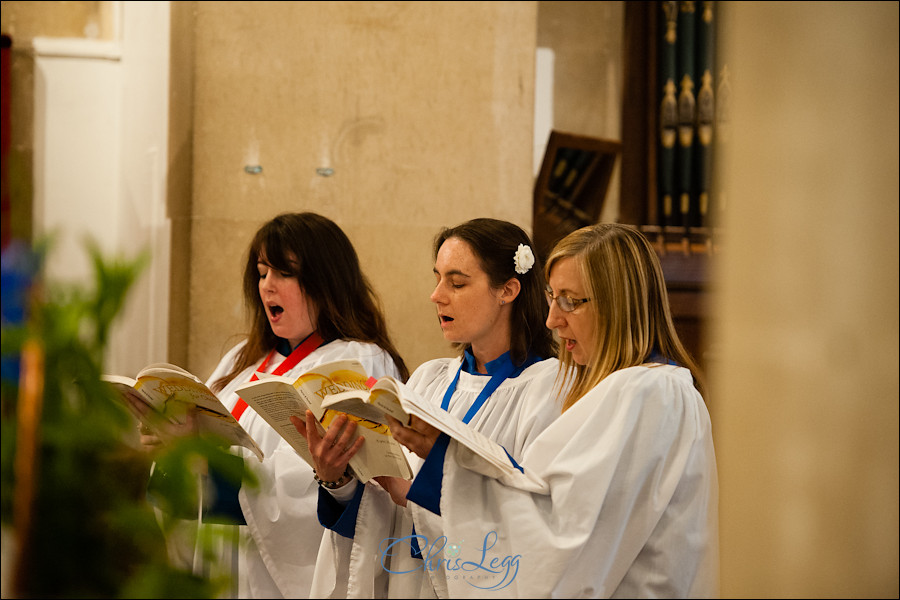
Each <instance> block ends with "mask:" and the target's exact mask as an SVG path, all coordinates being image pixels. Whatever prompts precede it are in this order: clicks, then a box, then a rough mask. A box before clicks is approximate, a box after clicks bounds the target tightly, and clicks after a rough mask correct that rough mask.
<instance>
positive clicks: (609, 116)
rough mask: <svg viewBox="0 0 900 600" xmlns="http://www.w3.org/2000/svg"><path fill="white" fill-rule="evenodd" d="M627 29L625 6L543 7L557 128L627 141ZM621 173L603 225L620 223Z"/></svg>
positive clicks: (540, 39)
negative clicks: (624, 104) (624, 125)
mask: <svg viewBox="0 0 900 600" xmlns="http://www.w3.org/2000/svg"><path fill="white" fill-rule="evenodd" d="M624 28H625V4H624V3H623V2H581V1H559V0H552V1H542V2H538V29H537V31H538V33H537V43H538V46H540V47H543V48H550V49H552V50H553V53H554V59H555V60H554V68H553V76H554V80H553V128H554V129H556V130H558V131H564V132H566V133H575V134H578V135H586V136H590V137H597V138H601V139H605V140H614V141H621V139H622V94H623V79H622V77H623V71H622V36H623V34H624ZM545 141H546V140H545ZM619 172H620V164H619V162H618V161H617V162H616V165H615V168H614V170H613V175H612V179H611V180H610V183H609V189H608V191H607V194H606V200H605V201H604V203H603V212H602V213H601V215H600V220H601V221H604V222H615V221H616V220H617V218H618V214H619Z"/></svg>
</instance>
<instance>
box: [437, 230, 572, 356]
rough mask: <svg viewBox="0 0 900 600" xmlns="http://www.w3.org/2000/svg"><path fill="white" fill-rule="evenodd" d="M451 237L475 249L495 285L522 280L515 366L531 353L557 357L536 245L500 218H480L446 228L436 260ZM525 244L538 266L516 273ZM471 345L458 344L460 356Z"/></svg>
mask: <svg viewBox="0 0 900 600" xmlns="http://www.w3.org/2000/svg"><path fill="white" fill-rule="evenodd" d="M450 238H456V239H459V240H462V241H463V242H465V243H466V244H468V245H469V247H470V248H471V249H472V252H473V253H474V254H475V256H476V258H477V259H478V262H479V264H480V265H481V268H482V270H483V271H484V272H485V273H487V275H488V278H489V279H490V282H491V286H492V287H494V288H499V287H502V286H503V285H504V284H505V283H506V282H507V281H509V280H510V279H512V278H516V279H518V280H519V282H520V284H521V287H522V289H521V291H520V292H519V295H518V297H517V298H516V299H515V301H513V303H512V317H511V323H510V325H511V327H510V330H511V333H510V338H511V339H510V352H509V353H510V357H511V358H512V360H513V363H515V364H517V365H521V364H522V363H524V362H525V360H526V359H527V358H528V355H529V354H535V355H537V356H539V357H540V358H542V359H544V358H550V357H552V356H555V355H556V351H557V345H556V340H555V339H554V338H553V332H552V331H550V330H549V329H547V327H546V321H547V313H548V307H547V300H546V298H545V297H544V290H545V288H546V286H547V281H546V279H545V277H544V271H543V268H542V266H541V263H540V259H539V258H538V256H537V253H535V252H534V244H532V242H531V238H529V237H528V234H527V233H525V232H524V231H523V230H522V228H521V227H519V226H518V225H514V224H513V223H510V222H508V221H501V220H499V219H489V218H479V219H472V220H471V221H466V222H465V223H462V224H460V225H457V226H456V227H448V228H445V229H443V230H442V231H441V232H440V233H439V234H438V235H437V237H436V238H435V240H434V258H435V260H436V259H437V255H438V251H439V250H440V249H441V246H442V245H443V244H444V242H445V241H447V240H448V239H450ZM519 244H524V245H526V246H528V247H529V248H531V250H532V254H533V255H534V265H533V266H532V267H531V269H530V270H529V271H528V272H527V273H516V264H515V261H514V257H515V255H516V251H517V250H518V248H519ZM469 345H470V344H465V343H458V344H454V347H456V349H457V350H459V351H460V353H462V352H464V351H465V350H466V349H467V348H468V347H469Z"/></svg>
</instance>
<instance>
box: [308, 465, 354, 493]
mask: <svg viewBox="0 0 900 600" xmlns="http://www.w3.org/2000/svg"><path fill="white" fill-rule="evenodd" d="M352 478H353V476H352V475H351V474H350V472H349V471H344V473H343V475H341V476H340V477H339V478H338V480H337V481H323V480H322V479H319V474H318V473H316V470H315V469H313V479H315V480H316V483H318V484H319V485H321V486H322V487H323V488H325V489H326V490H336V489H337V488H339V487H343V485H344V484H346V483H348V482H349V481H350V480H351V479H352Z"/></svg>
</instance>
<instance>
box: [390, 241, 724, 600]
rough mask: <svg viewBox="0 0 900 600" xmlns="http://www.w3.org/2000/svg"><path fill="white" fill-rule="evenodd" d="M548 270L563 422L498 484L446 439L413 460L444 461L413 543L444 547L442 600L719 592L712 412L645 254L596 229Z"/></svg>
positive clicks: (642, 246)
mask: <svg viewBox="0 0 900 600" xmlns="http://www.w3.org/2000/svg"><path fill="white" fill-rule="evenodd" d="M546 272H547V275H548V281H549V287H548V289H547V301H548V302H549V304H550V313H549V316H548V318H547V326H548V327H549V328H551V329H554V330H556V333H557V335H558V336H559V339H560V342H561V349H560V361H561V362H560V372H559V377H560V378H562V379H565V380H566V381H567V382H568V383H569V384H570V385H569V386H568V388H567V391H566V392H564V393H563V395H562V397H561V398H559V399H558V401H559V402H561V403H562V409H563V413H562V415H561V416H560V417H559V418H557V419H556V420H555V421H554V422H553V423H551V424H550V425H549V426H548V427H547V428H546V429H544V431H543V432H542V433H541V434H540V435H539V436H537V438H536V439H534V441H533V442H532V443H530V444H529V445H528V447H527V448H525V450H524V454H523V457H522V459H521V461H520V462H519V463H518V464H514V466H515V467H516V468H514V469H511V470H510V472H508V473H501V472H499V471H498V470H497V469H496V468H494V467H490V466H488V465H487V464H486V462H484V461H482V460H480V459H479V458H478V457H477V456H475V455H474V454H472V453H471V452H470V451H469V450H467V449H466V448H465V447H463V446H461V445H459V444H457V443H456V442H452V441H451V442H450V445H449V447H448V448H447V450H446V452H445V454H444V455H443V456H435V453H433V452H428V451H427V450H428V448H425V449H424V451H425V456H427V458H426V460H425V464H424V465H423V467H422V469H423V470H426V469H430V470H434V466H431V467H429V462H430V461H440V462H441V463H442V467H443V469H442V473H443V478H442V490H443V492H442V502H441V506H440V508H441V515H442V519H441V520H440V521H439V522H437V521H432V522H429V523H430V524H433V525H436V526H437V525H439V526H440V529H437V528H435V529H425V528H423V529H421V530H420V531H419V533H420V534H421V535H423V536H425V537H427V538H428V539H435V537H436V536H444V539H445V540H446V547H447V548H452V549H453V556H452V557H450V556H439V557H436V560H433V561H431V563H430V565H429V566H430V567H431V569H430V570H428V573H429V575H430V577H431V580H432V582H433V583H434V585H435V590H436V593H437V595H438V597H451V598H456V597H484V595H485V592H490V595H491V597H494V596H498V597H518V598H549V597H554V598H608V597H622V598H643V597H661V598H686V597H715V596H717V594H718V580H717V571H718V525H717V519H718V512H717V503H718V484H717V476H716V461H715V452H714V449H713V439H712V432H711V424H710V419H709V413H708V411H707V408H706V404H705V403H704V399H703V396H702V393H703V386H702V384H701V378H700V373H699V371H698V369H697V367H696V365H695V364H694V361H693V360H692V359H691V357H690V356H689V354H688V353H687V352H686V351H685V349H684V347H683V345H682V344H681V342H680V341H679V339H678V334H677V333H676V331H675V328H674V326H673V323H672V318H671V312H670V309H669V301H668V295H667V292H666V287H665V281H664V280H663V273H662V269H661V267H660V265H659V260H658V258H657V256H656V253H655V251H654V249H653V247H652V246H651V245H650V243H649V242H648V241H647V240H646V239H645V238H644V236H643V235H642V234H641V233H640V232H639V231H637V230H636V229H634V228H632V227H629V226H625V225H618V224H599V225H594V226H590V227H586V228H583V229H580V230H578V231H575V232H573V233H571V234H569V235H568V236H567V237H566V238H564V239H563V240H561V241H560V242H559V243H558V244H557V245H556V247H555V248H554V250H553V251H552V252H551V254H550V256H549V258H548V260H547V265H546ZM547 401H548V402H552V401H553V400H552V399H548V400H547ZM393 425H394V427H392V433H393V435H394V436H395V438H396V439H397V440H398V441H399V442H401V443H404V444H405V445H407V446H408V447H410V448H417V451H418V452H423V448H422V436H421V435H420V434H418V433H417V432H416V431H414V430H413V429H411V428H406V427H400V426H399V424H398V423H396V422H395V423H394V424H393ZM439 466H441V465H439Z"/></svg>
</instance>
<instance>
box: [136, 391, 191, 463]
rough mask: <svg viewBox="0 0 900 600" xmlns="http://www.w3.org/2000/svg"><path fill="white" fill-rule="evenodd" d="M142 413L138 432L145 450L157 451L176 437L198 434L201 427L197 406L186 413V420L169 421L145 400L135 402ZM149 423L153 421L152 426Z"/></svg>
mask: <svg viewBox="0 0 900 600" xmlns="http://www.w3.org/2000/svg"><path fill="white" fill-rule="evenodd" d="M133 404H134V406H135V407H136V408H137V410H138V412H139V413H140V414H141V419H140V421H139V422H138V433H139V434H140V443H141V446H142V447H143V448H144V450H146V451H148V452H155V451H157V450H159V448H160V447H161V446H162V445H163V444H165V443H168V442H171V441H172V440H173V439H175V438H179V437H184V436H188V435H196V434H197V432H198V429H199V423H198V419H197V409H196V407H194V408H192V409H190V410H188V411H187V412H185V413H184V420H183V421H181V422H172V421H167V420H166V419H164V418H162V417H161V416H160V415H159V414H158V413H156V412H155V411H154V410H153V409H152V408H150V407H149V406H147V405H146V404H144V403H143V402H136V403H133ZM148 423H152V424H153V426H152V427H151V426H150V425H148Z"/></svg>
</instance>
